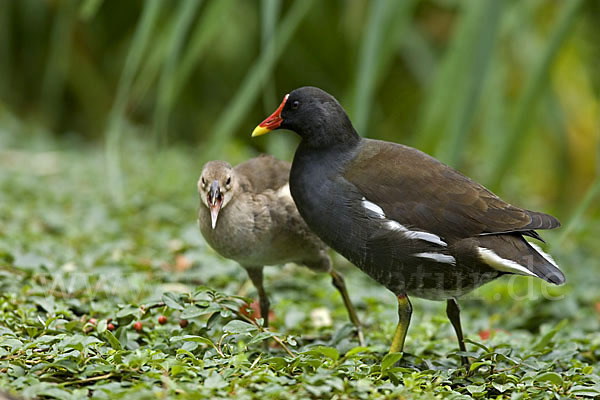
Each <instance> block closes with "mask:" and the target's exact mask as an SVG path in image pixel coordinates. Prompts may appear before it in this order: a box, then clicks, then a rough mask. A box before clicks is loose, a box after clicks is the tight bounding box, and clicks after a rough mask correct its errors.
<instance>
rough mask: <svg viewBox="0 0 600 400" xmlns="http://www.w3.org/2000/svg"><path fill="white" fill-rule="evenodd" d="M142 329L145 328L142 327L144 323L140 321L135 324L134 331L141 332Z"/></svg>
mask: <svg viewBox="0 0 600 400" xmlns="http://www.w3.org/2000/svg"><path fill="white" fill-rule="evenodd" d="M142 328H143V326H142V323H141V322H140V321H138V322H136V323H135V324H133V329H135V330H136V331H138V332H141V331H142Z"/></svg>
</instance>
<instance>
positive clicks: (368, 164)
mask: <svg viewBox="0 0 600 400" xmlns="http://www.w3.org/2000/svg"><path fill="white" fill-rule="evenodd" d="M344 177H345V178H346V179H347V180H348V181H349V182H351V183H352V184H354V185H355V186H356V187H357V188H358V190H359V191H360V192H361V193H362V194H363V196H365V198H366V199H367V200H369V201H371V202H373V203H376V204H377V205H378V206H379V207H381V208H382V209H383V210H384V212H385V214H386V216H387V217H388V218H391V219H393V220H396V221H398V222H400V223H401V224H403V225H406V226H411V227H413V228H416V229H420V230H424V231H428V232H432V233H435V234H437V235H441V236H442V237H445V238H461V237H469V236H476V235H482V234H490V233H505V232H521V233H523V234H529V235H530V236H534V237H539V236H537V234H535V233H531V231H533V230H534V229H552V228H556V227H558V226H560V223H559V222H558V220H557V219H556V218H554V217H552V216H550V215H547V214H543V213H539V212H534V211H529V210H524V209H521V208H518V207H515V206H512V205H510V204H508V203H506V202H505V201H503V200H502V199H500V198H499V197H498V196H496V195H495V194H493V193H492V192H490V191H489V190H487V189H486V188H484V187H483V186H481V185H480V184H478V183H477V182H474V181H472V180H471V179H469V178H467V177H466V176H464V175H462V174H461V173H460V172H458V171H456V170H455V169H453V168H451V167H449V166H447V165H445V164H443V163H441V162H439V161H437V160H436V159H434V158H433V157H430V156H429V155H427V154H425V153H423V152H421V151H418V150H416V149H413V148H411V147H407V146H403V145H400V144H391V143H388V142H380V141H376V140H364V145H363V146H362V147H361V150H360V151H359V153H358V155H357V156H356V157H355V158H354V159H353V160H352V161H350V162H349V163H348V164H347V165H346V167H345V171H344Z"/></svg>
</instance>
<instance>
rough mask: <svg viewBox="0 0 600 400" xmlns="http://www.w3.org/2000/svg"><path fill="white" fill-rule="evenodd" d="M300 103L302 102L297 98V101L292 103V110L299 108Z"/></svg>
mask: <svg viewBox="0 0 600 400" xmlns="http://www.w3.org/2000/svg"><path fill="white" fill-rule="evenodd" d="M299 105H300V102H299V101H297V100H296V101H294V102H293V103H292V110H296V109H297V108H298V106H299Z"/></svg>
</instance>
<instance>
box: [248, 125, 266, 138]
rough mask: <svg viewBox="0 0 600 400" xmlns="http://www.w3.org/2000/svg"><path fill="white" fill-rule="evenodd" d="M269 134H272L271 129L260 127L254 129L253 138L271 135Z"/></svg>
mask: <svg viewBox="0 0 600 400" xmlns="http://www.w3.org/2000/svg"><path fill="white" fill-rule="evenodd" d="M269 132H271V129H268V128H263V127H262V126H260V125H259V126H257V127H256V128H254V130H253V131H252V137H257V136H262V135H264V134H265V133H269Z"/></svg>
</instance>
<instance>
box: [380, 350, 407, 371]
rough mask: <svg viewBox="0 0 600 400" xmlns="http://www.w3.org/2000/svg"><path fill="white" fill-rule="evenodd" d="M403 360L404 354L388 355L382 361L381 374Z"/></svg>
mask: <svg viewBox="0 0 600 400" xmlns="http://www.w3.org/2000/svg"><path fill="white" fill-rule="evenodd" d="M401 359H402V353H388V354H386V355H385V357H383V360H381V374H382V375H383V374H384V373H385V371H386V370H387V369H388V368H390V367H392V366H393V365H394V364H396V363H397V362H398V361H400V360H401Z"/></svg>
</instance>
